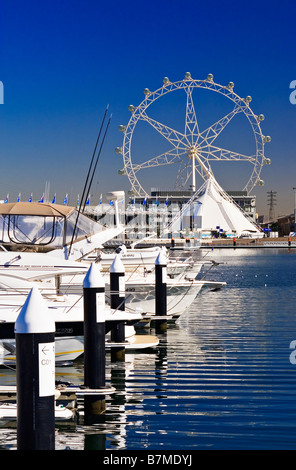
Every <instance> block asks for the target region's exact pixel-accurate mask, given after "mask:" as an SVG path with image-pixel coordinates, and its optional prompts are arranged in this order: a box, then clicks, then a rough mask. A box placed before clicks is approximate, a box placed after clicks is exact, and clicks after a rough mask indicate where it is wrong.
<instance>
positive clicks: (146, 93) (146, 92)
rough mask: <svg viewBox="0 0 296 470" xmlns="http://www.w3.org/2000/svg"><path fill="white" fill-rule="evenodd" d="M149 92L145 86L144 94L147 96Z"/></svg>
mask: <svg viewBox="0 0 296 470" xmlns="http://www.w3.org/2000/svg"><path fill="white" fill-rule="evenodd" d="M149 93H150V90H149V88H145V89H144V95H146V96H147V95H149Z"/></svg>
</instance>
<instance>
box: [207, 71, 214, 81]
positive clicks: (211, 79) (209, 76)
mask: <svg viewBox="0 0 296 470" xmlns="http://www.w3.org/2000/svg"><path fill="white" fill-rule="evenodd" d="M213 78H214V75H213V74H212V73H209V74H208V76H207V80H208V81H209V82H212V81H213Z"/></svg>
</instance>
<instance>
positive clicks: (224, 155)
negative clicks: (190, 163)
mask: <svg viewBox="0 0 296 470" xmlns="http://www.w3.org/2000/svg"><path fill="white" fill-rule="evenodd" d="M200 152H201V154H202V155H203V157H204V158H205V160H207V161H209V160H224V161H225V160H230V161H247V162H250V163H252V164H255V163H256V162H257V158H256V155H244V154H242V153H237V152H232V151H231V150H227V149H221V148H219V147H215V146H213V145H208V146H206V147H205V150H203V149H202V148H201V149H200Z"/></svg>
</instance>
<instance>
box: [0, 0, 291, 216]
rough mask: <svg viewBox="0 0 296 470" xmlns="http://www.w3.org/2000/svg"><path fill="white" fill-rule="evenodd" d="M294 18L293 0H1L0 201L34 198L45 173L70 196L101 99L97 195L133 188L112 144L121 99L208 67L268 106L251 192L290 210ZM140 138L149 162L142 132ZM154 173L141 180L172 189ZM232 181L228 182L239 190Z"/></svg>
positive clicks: (117, 136) (257, 106)
mask: <svg viewBox="0 0 296 470" xmlns="http://www.w3.org/2000/svg"><path fill="white" fill-rule="evenodd" d="M295 18H296V3H295V0H291V1H289V0H281V1H273V2H270V1H264V0H263V1H253V0H248V1H244V0H239V1H232V0H223V1H215V0H212V1H210V2H200V1H197V0H194V1H192V0H188V1H186V2H180V1H175V0H170V1H168V2H159V1H155V0H151V1H149V2H142V1H125V2H123V1H113V2H99V1H97V0H96V1H94V0H84V1H82V0H71V1H68V0H63V1H57V0H51V1H48V0H43V1H42V2H40V1H36V0H28V1H24V0H22V1H20V0H9V1H8V0H6V1H5V0H1V2H0V80H1V81H2V82H3V84H4V104H3V105H0V158H1V173H0V199H1V198H2V199H4V198H5V196H6V194H7V193H9V195H10V201H11V200H16V198H17V195H18V193H19V192H21V193H22V199H23V200H26V199H27V198H28V197H29V196H30V193H31V192H33V195H34V199H38V198H39V197H40V196H41V195H42V192H43V191H44V188H45V183H46V181H49V182H50V194H51V196H52V195H53V194H54V193H57V199H58V201H57V202H60V203H61V202H62V200H63V198H64V195H65V193H69V195H70V197H71V201H70V202H72V204H75V203H76V197H77V194H78V193H80V194H81V192H82V189H83V185H84V180H85V177H86V174H87V170H88V165H89V162H90V159H91V155H92V152H93V148H94V144H95V141H96V138H97V133H98V130H99V126H100V123H101V119H102V117H103V114H104V111H105V108H106V106H107V104H109V110H110V113H112V120H111V124H110V128H109V132H108V135H107V138H106V142H105V145H104V149H103V152H102V154H101V157H100V161H99V164H98V170H97V173H96V177H95V178H94V182H93V187H92V193H93V194H94V198H97V200H98V195H99V194H100V193H103V194H105V193H106V191H109V190H121V189H124V190H128V189H129V187H130V184H129V181H128V180H127V179H126V178H124V177H122V176H119V175H118V174H117V171H118V169H120V168H122V159H121V157H120V156H118V155H117V154H115V152H114V149H115V147H117V146H121V145H122V134H121V133H120V132H119V131H118V125H119V124H127V123H128V121H129V119H130V112H129V111H128V105H129V104H134V105H137V104H139V103H140V102H141V101H142V100H143V98H144V95H143V89H144V88H145V87H148V88H149V89H150V90H155V89H157V88H159V87H160V86H162V79H163V77H165V76H168V77H169V78H170V80H171V81H178V80H182V79H183V77H184V74H185V72H187V71H189V72H191V75H192V77H193V78H195V79H202V78H204V77H206V76H207V74H208V73H212V74H213V75H214V80H215V81H216V82H217V83H220V84H227V83H228V82H229V81H230V80H231V81H233V82H234V83H235V91H236V93H237V94H238V95H239V96H241V97H245V96H247V95H251V96H252V98H253V100H252V103H251V107H252V109H253V111H254V112H255V113H256V114H260V113H263V114H264V115H265V121H264V122H263V123H262V126H261V127H262V131H263V133H264V134H265V135H270V136H271V137H272V141H271V143H270V144H269V145H268V147H266V156H267V157H269V158H271V160H272V165H271V166H269V167H264V171H263V172H262V174H261V176H262V178H263V179H264V181H265V186H264V187H263V188H256V189H255V190H254V193H255V194H256V196H257V207H258V211H259V212H260V213H267V212H268V209H267V195H266V192H267V191H270V190H273V191H277V208H276V212H277V214H282V213H287V212H288V213H289V212H292V211H293V209H294V193H293V187H295V186H296V158H295V141H296V105H292V104H291V103H290V101H289V95H290V93H291V90H290V89H289V84H290V82H291V81H292V80H296V60H295V40H296V34H295V30H296V28H295ZM168 106H169V105H168ZM197 107H198V106H197ZM169 110H170V108H168V112H170V111H169ZM211 112H212V110H211V109H210V110H209V114H210V113H211ZM209 119H211V118H209ZM239 133H240V129H239V128H238V129H237V135H236V138H239V136H240V134H239ZM241 138H242V139H243V136H242V137H241ZM141 147H142V149H143V159H144V160H145V157H146V153H145V152H146V151H148V148H149V139H148V140H146V141H142V142H141ZM147 155H148V153H147ZM226 165H227V164H226ZM221 168H224V167H221ZM223 171H224V170H223ZM227 171H228V170H227V167H226V166H225V174H226V173H227ZM161 172H162V173H161ZM150 177H151V176H150ZM157 178H158V179H157ZM157 178H155V179H154V178H152V180H147V182H146V188H147V189H149V190H150V187H153V186H155V185H157V184H159V181H161V182H162V183H163V187H164V188H165V189H166V188H169V187H170V186H171V187H172V186H173V183H174V181H172V184H171V185H170V184H169V183H170V180H169V179H168V177H167V173H166V170H165V169H163V168H158V176H157ZM229 178H230V179H229V181H228V182H227V183H225V184H226V185H227V187H225V189H242V188H241V187H238V186H239V184H238V182H237V181H236V179H235V177H232V176H231V174H229ZM247 179H248V178H247Z"/></svg>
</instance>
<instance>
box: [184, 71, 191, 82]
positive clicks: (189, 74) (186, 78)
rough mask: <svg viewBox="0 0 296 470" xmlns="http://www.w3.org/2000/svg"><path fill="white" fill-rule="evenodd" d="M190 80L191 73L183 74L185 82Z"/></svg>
mask: <svg viewBox="0 0 296 470" xmlns="http://www.w3.org/2000/svg"><path fill="white" fill-rule="evenodd" d="M190 79H191V73H190V72H186V73H185V80H190Z"/></svg>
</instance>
